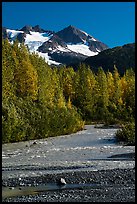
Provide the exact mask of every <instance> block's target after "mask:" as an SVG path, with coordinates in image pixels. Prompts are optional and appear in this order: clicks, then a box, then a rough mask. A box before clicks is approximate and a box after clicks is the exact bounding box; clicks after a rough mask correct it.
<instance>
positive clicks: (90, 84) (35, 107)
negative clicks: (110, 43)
mask: <svg viewBox="0 0 137 204" xmlns="http://www.w3.org/2000/svg"><path fill="white" fill-rule="evenodd" d="M91 123H104V124H106V125H110V124H121V125H124V128H125V127H127V126H128V130H130V128H131V127H133V128H131V129H132V130H133V129H134V128H135V125H134V124H135V71H134V70H133V69H132V67H131V68H128V69H126V71H125V73H124V74H123V75H122V76H121V75H120V74H119V72H118V69H117V67H116V66H115V67H114V71H113V72H110V71H109V70H108V71H106V72H105V71H104V70H103V69H102V67H99V68H98V71H97V72H96V73H95V72H94V71H92V68H91V67H90V66H89V65H86V64H84V63H80V64H79V65H78V68H77V70H74V69H73V67H72V66H70V67H66V66H65V65H62V66H60V67H59V68H57V67H53V66H52V67H51V66H50V65H48V64H47V63H46V62H45V60H44V59H43V58H42V57H39V56H38V55H37V54H35V53H30V52H29V51H28V49H27V47H26V46H25V45H24V44H23V43H22V44H19V43H18V41H15V42H14V43H13V44H11V43H9V42H8V40H7V39H3V40H2V143H8V142H18V141H25V140H31V139H41V138H46V137H51V136H57V135H64V134H71V133H74V132H77V131H79V130H82V129H83V128H84V125H85V124H91ZM124 130H125V129H124ZM130 134H131V131H130V133H129V134H128V136H129V138H128V139H129V140H131V137H135V136H133V134H131V136H130ZM117 135H118V137H119V138H120V137H121V135H122V133H121V132H119V133H118V134H117ZM124 136H125V135H124ZM124 136H122V138H120V139H124V140H127V138H124ZM134 140H135V138H132V141H134ZM132 141H131V143H132ZM133 143H134V142H133Z"/></svg>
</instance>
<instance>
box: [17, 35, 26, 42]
mask: <svg viewBox="0 0 137 204" xmlns="http://www.w3.org/2000/svg"><path fill="white" fill-rule="evenodd" d="M25 37H26V33H19V34H18V35H17V40H18V41H19V42H20V43H24V42H25Z"/></svg>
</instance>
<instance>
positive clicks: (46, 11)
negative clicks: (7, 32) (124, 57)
mask: <svg viewBox="0 0 137 204" xmlns="http://www.w3.org/2000/svg"><path fill="white" fill-rule="evenodd" d="M25 25H31V26H35V25H39V26H40V27H41V28H43V29H45V30H52V31H55V32H57V31H59V30H62V29H64V28H65V27H67V26H69V25H73V26H75V27H76V28H79V29H80V30H83V31H85V32H86V33H88V34H90V35H92V36H93V37H95V38H96V39H98V40H100V41H101V42H103V43H105V44H106V45H108V46H109V47H110V48H112V47H116V46H122V45H124V44H127V43H133V42H135V2H2V26H4V27H6V28H9V29H21V28H22V27H23V26H25Z"/></svg>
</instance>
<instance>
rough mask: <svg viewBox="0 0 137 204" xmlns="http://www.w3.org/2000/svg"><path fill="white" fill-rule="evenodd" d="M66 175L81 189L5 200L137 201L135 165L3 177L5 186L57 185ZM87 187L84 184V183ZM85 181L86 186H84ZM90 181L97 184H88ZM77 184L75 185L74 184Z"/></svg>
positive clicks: (69, 181)
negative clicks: (136, 198)
mask: <svg viewBox="0 0 137 204" xmlns="http://www.w3.org/2000/svg"><path fill="white" fill-rule="evenodd" d="M60 178H64V179H65V181H66V183H67V185H72V184H78V185H79V187H77V188H73V187H72V188H65V186H64V187H63V188H59V189H56V190H55V189H53V190H46V191H43V192H37V193H36V194H32V193H30V194H29V195H21V196H14V197H6V198H2V202H135V168H132V169H130V168H129V169H110V170H99V171H88V170H86V171H72V172H64V173H57V174H45V175H42V176H40V177H26V178H21V179H19V178H9V179H7V180H6V179H3V180H2V186H3V188H11V191H12V188H13V189H14V187H20V190H21V187H22V185H23V187H25V186H26V187H27V186H32V187H36V188H37V187H38V186H39V185H44V184H48V183H49V184H51V183H52V184H56V183H57V180H58V179H60ZM81 184H82V185H83V186H82V185H81ZM84 184H85V186H84ZM87 184H93V186H88V187H87ZM72 186H73V185H72Z"/></svg>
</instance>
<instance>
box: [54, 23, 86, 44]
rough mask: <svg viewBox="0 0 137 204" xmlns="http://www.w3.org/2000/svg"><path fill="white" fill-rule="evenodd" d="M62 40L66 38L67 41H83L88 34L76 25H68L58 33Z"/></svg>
mask: <svg viewBox="0 0 137 204" xmlns="http://www.w3.org/2000/svg"><path fill="white" fill-rule="evenodd" d="M56 34H57V35H58V36H59V37H60V38H61V39H62V40H64V41H65V42H66V43H70V42H71V43H74V44H76V43H82V42H83V40H82V39H85V40H86V35H85V34H84V33H83V32H81V31H80V30H78V29H77V28H75V27H74V26H68V27H67V28H64V29H63V30H61V31H59V32H57V33H56Z"/></svg>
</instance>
